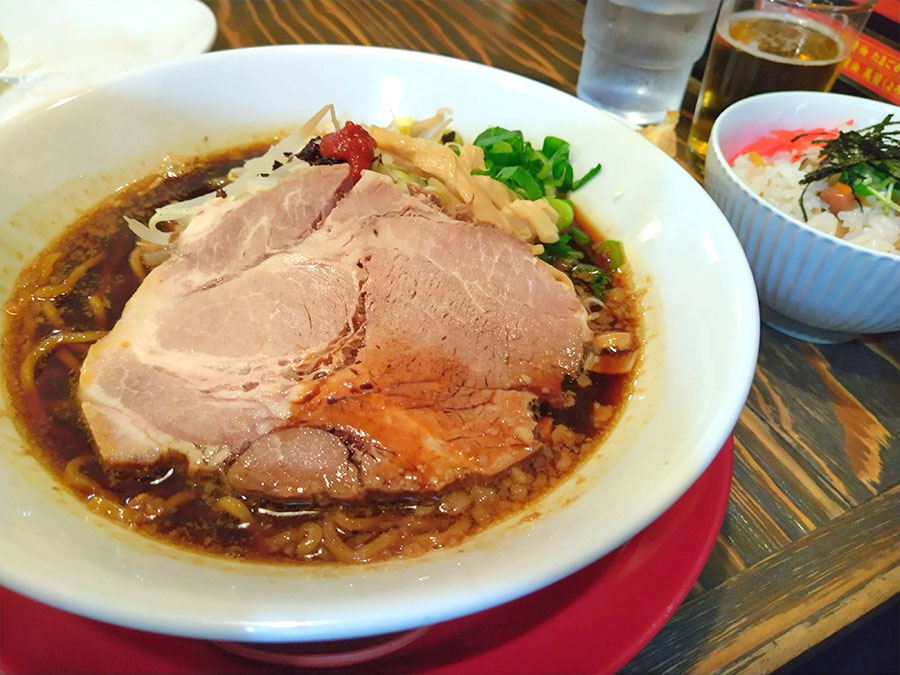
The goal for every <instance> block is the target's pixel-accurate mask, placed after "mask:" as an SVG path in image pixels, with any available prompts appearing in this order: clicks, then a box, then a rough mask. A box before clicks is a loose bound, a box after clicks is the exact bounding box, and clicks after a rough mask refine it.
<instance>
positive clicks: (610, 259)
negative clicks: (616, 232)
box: [593, 239, 625, 270]
mask: <svg viewBox="0 0 900 675" xmlns="http://www.w3.org/2000/svg"><path fill="white" fill-rule="evenodd" d="M593 248H594V255H595V256H597V258H598V259H599V260H601V261H603V262H604V263H605V267H606V269H609V270H616V269H619V267H620V266H621V265H622V260H623V259H624V258H625V255H624V253H623V251H622V242H620V241H616V240H615V239H607V240H606V241H604V242H601V243H599V244H594V247H593Z"/></svg>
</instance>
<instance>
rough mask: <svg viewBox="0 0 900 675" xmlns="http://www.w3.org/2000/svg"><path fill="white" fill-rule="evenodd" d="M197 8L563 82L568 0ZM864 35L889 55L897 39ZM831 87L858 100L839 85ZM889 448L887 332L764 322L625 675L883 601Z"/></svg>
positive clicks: (821, 628)
mask: <svg viewBox="0 0 900 675" xmlns="http://www.w3.org/2000/svg"><path fill="white" fill-rule="evenodd" d="M206 1H207V2H208V4H209V6H210V7H211V8H212V10H213V11H214V12H215V15H216V17H217V20H218V25H219V34H218V37H217V40H216V43H215V49H231V48H239V47H249V46H254V45H267V44H293V43H310V44H364V45H377V46H387V47H400V48H406V49H413V50H419V51H427V52H433V53H438V54H445V55H448V56H453V57H457V58H461V59H468V60H472V61H478V62H481V63H486V64H489V65H492V66H496V67H499V68H503V69H506V70H510V71H513V72H516V73H519V74H522V75H525V76H527V77H530V78H533V79H535V80H539V81H541V82H545V83H547V84H549V85H552V86H554V87H557V88H559V89H562V90H563V91H566V92H569V93H574V91H575V82H576V79H577V76H578V68H579V63H580V58H581V49H582V44H583V42H582V38H581V18H582V15H583V12H584V5H583V3H581V2H578V1H577V0H518V1H512V0H508V1H493V0H491V1H488V0H485V1H483V2H482V1H477V0H206ZM877 25H889V26H890V25H893V26H894V30H895V27H896V24H890V23H888V24H885V23H884V22H883V21H882V22H881V23H880V24H877ZM878 37H879V39H881V40H883V41H885V42H886V43H888V44H889V45H890V46H892V47H894V48H896V46H897V43H896V40H897V36H896V34H894V35H880V36H878ZM698 67H699V66H698ZM837 88H839V89H841V90H842V91H846V92H850V93H856V94H859V95H865V90H862V89H861V88H859V87H858V86H856V85H853V84H852V83H850V82H849V81H847V82H843V81H842V82H839V84H838V85H837ZM697 89H698V83H697V81H696V79H693V78H692V80H691V82H690V84H689V86H688V91H687V93H686V96H685V101H684V104H683V106H682V107H683V111H682V116H681V119H680V121H679V124H678V127H677V132H678V154H677V158H678V159H679V160H680V161H681V162H682V163H683V164H684V165H685V166H686V168H688V170H690V171H692V172H693V173H694V174H695V176H696V171H694V170H693V167H691V165H690V161H689V156H688V154H687V152H686V150H685V146H684V140H685V138H686V135H687V128H688V127H689V124H690V114H691V111H692V109H693V102H694V100H695V98H696V95H697ZM898 302H900V299H898ZM898 450H900V336H898V334H897V333H893V334H886V335H880V336H872V337H867V338H864V339H860V340H856V341H854V342H851V343H847V344H842V345H833V346H816V345H812V344H808V343H805V342H801V341H799V340H795V339H792V338H789V337H786V336H784V335H782V334H780V333H778V332H775V331H773V330H771V329H769V328H767V327H766V326H763V328H762V336H761V343H760V352H759V362H758V366H757V370H756V377H755V379H754V382H753V386H752V390H751V392H750V396H749V398H748V400H747V404H746V406H745V407H744V410H743V412H742V413H741V416H740V419H739V421H738V424H737V427H736V429H735V465H734V481H733V485H732V494H731V499H730V502H729V505H728V510H727V513H726V517H725V522H724V524H723V527H722V531H721V533H720V534H719V537H718V540H717V543H716V546H715V548H714V550H713V552H712V555H711V556H710V558H709V561H708V563H707V565H706V567H705V568H704V569H703V571H702V573H701V574H700V578H699V579H698V581H697V583H696V584H695V586H694V588H693V589H692V591H691V593H690V594H689V596H688V597H687V599H686V600H685V602H684V603H683V604H682V606H681V607H680V608H679V609H678V611H677V612H676V613H675V615H674V616H673V618H672V619H671V621H670V622H669V623H668V624H667V625H666V626H665V627H664V628H663V629H662V631H661V632H660V633H659V634H658V635H657V636H656V637H655V638H654V639H653V640H652V641H651V642H650V643H649V644H648V645H647V646H646V647H645V648H644V649H643V650H642V651H641V652H640V653H639V654H638V655H637V656H636V657H635V658H634V659H633V660H632V661H631V662H630V663H629V664H628V665H627V666H626V667H625V669H624V670H625V671H626V672H635V673H638V672H661V671H667V672H766V671H772V670H775V669H777V668H778V667H779V666H780V665H782V664H784V663H786V662H787V661H789V660H791V659H793V658H794V657H796V656H797V655H799V654H802V653H803V652H805V651H806V650H808V649H810V648H811V647H813V646H814V645H816V644H817V643H819V642H820V641H822V640H824V639H825V638H827V637H829V636H830V635H832V634H833V633H835V632H836V631H839V630H840V629H841V628H842V627H844V626H847V625H848V624H850V623H852V622H853V621H855V620H856V619H857V618H858V617H860V616H862V615H863V614H865V613H866V612H868V611H869V610H871V609H873V608H875V607H877V606H878V605H879V604H881V603H884V602H885V601H887V600H888V599H889V598H891V597H892V596H896V595H897V593H898V591H900V544H898V542H900V488H898V483H900V452H898Z"/></svg>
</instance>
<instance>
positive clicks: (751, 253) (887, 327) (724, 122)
mask: <svg viewBox="0 0 900 675" xmlns="http://www.w3.org/2000/svg"><path fill="white" fill-rule="evenodd" d="M897 111H898V108H897V107H896V106H893V105H890V104H887V103H881V102H879V101H873V100H869V99H864V98H859V97H855V96H843V95H840V94H825V93H818V92H807V91H791V92H777V93H771V94H761V95H759V96H753V97H750V98H747V99H744V100H743V101H739V102H738V103H735V104H734V105H732V106H730V107H729V108H728V109H726V110H725V111H724V112H723V113H722V114H721V115H720V116H719V118H718V119H717V120H716V122H715V124H714V125H713V129H712V133H711V136H710V144H709V153H708V154H707V158H706V189H707V190H708V191H709V194H710V195H711V196H712V198H713V200H715V202H716V204H718V205H719V208H721V209H722V212H723V213H724V214H725V217H726V218H728V220H729V222H730V223H731V226H732V227H733V228H734V231H735V232H736V233H737V236H738V239H740V241H741V245H742V246H743V247H744V252H745V253H746V255H747V260H748V261H749V263H750V268H751V270H752V271H753V277H754V279H755V282H756V290H757V293H758V295H759V301H760V304H761V305H762V319H763V321H765V322H766V323H767V324H768V325H770V326H772V327H773V328H776V329H777V330H780V331H782V332H784V333H787V334H788V335H792V336H794V337H798V338H801V339H804V340H809V341H812V342H821V343H829V342H845V341H847V340H851V339H853V338H855V337H857V336H858V335H860V334H862V333H883V332H888V331H895V330H898V329H900V303H898V302H897V298H898V297H900V256H898V255H895V254H890V253H883V252H881V251H876V250H872V249H868V248H864V247H862V246H860V245H858V244H855V243H852V242H850V241H845V240H844V239H841V238H838V237H835V236H831V235H828V234H825V233H823V232H820V231H819V230H817V229H815V228H813V227H811V226H809V225H807V224H806V223H804V222H802V221H800V220H798V219H797V218H794V217H792V216H790V215H788V214H786V213H784V212H782V211H780V210H779V209H777V208H776V207H775V206H772V205H771V204H769V203H768V202H767V201H765V200H764V199H763V198H762V197H761V196H760V195H758V194H757V193H756V192H754V191H753V190H752V189H750V188H749V187H748V186H747V184H746V183H744V181H743V180H741V178H740V177H739V176H738V175H737V174H736V173H735V172H734V170H733V169H732V167H731V166H730V165H729V162H728V159H729V158H732V157H733V156H734V155H735V154H736V153H738V152H740V151H741V150H742V149H743V148H745V147H746V146H747V145H748V144H749V143H751V142H753V141H755V140H756V139H758V138H761V137H763V136H767V135H768V134H769V133H771V132H772V131H773V130H777V129H798V130H799V129H815V128H824V129H832V128H836V127H838V126H840V125H843V124H845V123H846V122H848V121H849V120H852V121H853V126H854V127H856V128H861V127H865V126H869V125H871V124H875V123H877V122H880V121H881V120H883V119H884V118H885V117H886V116H887V115H889V114H891V113H893V114H895V115H896V114H897ZM798 133H800V132H799V131H798Z"/></svg>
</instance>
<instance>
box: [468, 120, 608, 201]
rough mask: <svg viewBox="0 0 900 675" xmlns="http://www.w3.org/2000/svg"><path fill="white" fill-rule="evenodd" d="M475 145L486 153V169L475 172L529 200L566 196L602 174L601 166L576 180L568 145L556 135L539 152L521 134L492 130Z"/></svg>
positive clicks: (483, 134) (480, 136) (487, 130)
mask: <svg viewBox="0 0 900 675" xmlns="http://www.w3.org/2000/svg"><path fill="white" fill-rule="evenodd" d="M473 142H474V144H475V145H477V146H478V147H480V148H481V149H482V151H483V152H484V166H485V168H484V170H479V169H475V170H473V171H472V173H473V174H475V175H487V176H491V177H492V178H494V179H496V180H499V181H500V182H501V183H504V184H505V185H507V186H508V187H509V188H511V189H512V190H514V191H515V192H516V193H518V194H519V195H521V196H522V197H525V198H526V199H531V200H535V199H540V198H541V197H557V196H565V195H566V194H567V193H568V192H570V191H572V190H576V189H578V188H579V187H581V186H582V185H584V184H585V183H586V182H587V181H589V180H590V179H591V178H593V177H594V176H596V175H597V172H599V171H600V165H599V164H598V165H596V166H595V167H593V168H592V169H591V170H590V171H588V172H587V173H586V174H585V175H584V176H582V177H581V178H579V179H578V180H575V179H574V178H575V177H574V171H573V169H572V165H571V164H570V163H569V150H570V147H569V144H568V142H566V141H564V140H563V139H561V138H557V137H556V136H547V137H545V138H544V143H543V145H542V146H541V149H540V150H536V149H535V148H534V147H533V146H532V145H531V143H529V142H528V141H526V140H525V138H524V136H523V135H522V132H521V131H517V130H514V131H510V130H508V129H504V128H503V127H490V128H488V129H485V130H484V131H482V132H481V133H480V134H478V136H477V137H476V138H475V140H474V141H473Z"/></svg>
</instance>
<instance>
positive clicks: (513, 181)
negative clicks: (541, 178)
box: [494, 166, 544, 201]
mask: <svg viewBox="0 0 900 675" xmlns="http://www.w3.org/2000/svg"><path fill="white" fill-rule="evenodd" d="M494 178H496V179H497V180H499V181H500V182H501V183H506V184H507V185H508V186H509V187H511V188H512V189H513V190H514V191H516V192H517V193H519V194H520V195H522V196H523V197H525V198H526V199H530V200H532V201H534V200H535V199H540V198H541V197H543V196H544V191H543V190H541V186H540V185H539V184H538V182H537V181H536V180H535V179H534V178H533V177H532V175H531V174H529V173H528V172H527V171H526V170H525V169H524V168H523V167H521V166H505V167H503V168H502V169H500V171H498V172H497V173H496V175H495V176H494Z"/></svg>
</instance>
